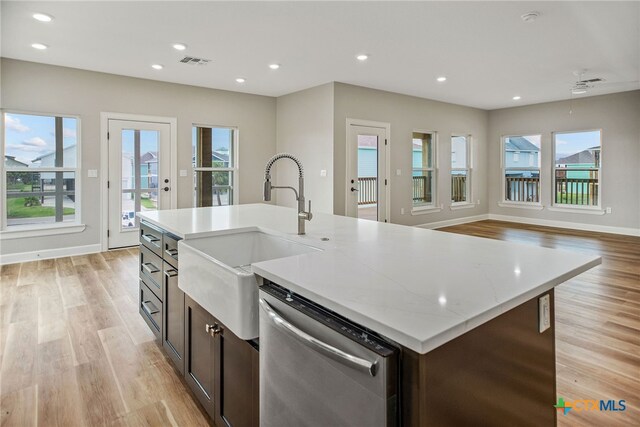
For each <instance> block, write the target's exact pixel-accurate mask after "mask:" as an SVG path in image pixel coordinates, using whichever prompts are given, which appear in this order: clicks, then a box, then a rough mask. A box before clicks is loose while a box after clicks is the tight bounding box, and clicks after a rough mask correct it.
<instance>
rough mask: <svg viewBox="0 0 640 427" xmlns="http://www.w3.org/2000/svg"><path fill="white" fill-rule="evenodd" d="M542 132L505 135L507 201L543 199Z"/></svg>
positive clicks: (503, 143)
mask: <svg viewBox="0 0 640 427" xmlns="http://www.w3.org/2000/svg"><path fill="white" fill-rule="evenodd" d="M540 139H541V136H540V135H513V136H506V137H504V138H503V139H502V165H503V170H502V172H503V173H502V177H503V188H504V197H503V200H504V201H505V202H523V203H540V159H541V155H540Z"/></svg>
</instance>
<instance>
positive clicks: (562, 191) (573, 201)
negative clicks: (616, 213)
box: [555, 178, 598, 206]
mask: <svg viewBox="0 0 640 427" xmlns="http://www.w3.org/2000/svg"><path fill="white" fill-rule="evenodd" d="M555 203H557V204H563V205H581V206H597V205H598V179H597V178H556V194H555Z"/></svg>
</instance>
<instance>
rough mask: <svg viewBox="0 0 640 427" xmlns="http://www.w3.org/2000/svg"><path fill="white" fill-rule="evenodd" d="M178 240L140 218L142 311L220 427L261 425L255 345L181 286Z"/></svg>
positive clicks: (197, 396) (164, 347)
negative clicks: (215, 315) (235, 332)
mask: <svg viewBox="0 0 640 427" xmlns="http://www.w3.org/2000/svg"><path fill="white" fill-rule="evenodd" d="M178 240H179V238H177V237H175V236H173V235H171V234H169V233H167V232H165V231H163V230H161V229H158V228H157V227H155V226H152V225H150V224H147V223H145V222H143V223H142V224H141V232H140V314H141V315H142V317H143V318H144V320H145V321H146V322H147V324H148V325H149V327H150V328H151V330H152V331H153V333H154V334H155V335H156V336H157V337H158V339H159V340H160V343H161V344H162V347H163V350H164V352H165V353H166V354H167V355H168V356H169V358H170V360H171V361H172V362H173V364H174V365H175V367H176V369H177V370H179V371H180V372H181V373H182V374H183V375H184V378H185V381H186V383H187V385H188V386H189V388H190V389H191V391H192V392H193V394H194V395H195V396H196V398H197V399H198V400H199V401H200V403H201V404H202V406H203V407H204V409H205V410H206V412H207V413H208V414H209V416H210V417H211V419H212V420H214V421H215V423H216V425H217V426H218V427H229V426H231V427H253V426H255V427H257V426H258V425H259V421H258V411H259V397H258V394H259V388H258V378H259V370H258V366H259V365H258V364H259V357H258V354H259V353H258V349H257V346H255V345H254V344H252V343H249V342H247V341H243V340H241V339H240V338H238V337H237V336H235V335H234V334H233V333H232V332H231V331H230V330H228V329H227V328H226V327H225V326H224V324H222V322H220V321H218V319H216V318H215V317H214V316H212V315H211V314H210V313H209V312H207V311H206V310H205V309H203V308H202V307H201V306H200V305H199V304H198V303H196V302H195V301H193V300H192V299H191V298H189V296H188V295H185V293H184V292H182V291H181V290H180V288H179V287H178V275H179V263H178Z"/></svg>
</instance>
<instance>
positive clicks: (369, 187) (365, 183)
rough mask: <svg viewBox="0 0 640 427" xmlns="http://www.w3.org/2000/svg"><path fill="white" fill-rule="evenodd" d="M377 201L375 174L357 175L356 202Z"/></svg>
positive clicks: (362, 203)
mask: <svg viewBox="0 0 640 427" xmlns="http://www.w3.org/2000/svg"><path fill="white" fill-rule="evenodd" d="M376 203H378V178H376V177H375V176H366V177H358V204H359V205H372V204H376Z"/></svg>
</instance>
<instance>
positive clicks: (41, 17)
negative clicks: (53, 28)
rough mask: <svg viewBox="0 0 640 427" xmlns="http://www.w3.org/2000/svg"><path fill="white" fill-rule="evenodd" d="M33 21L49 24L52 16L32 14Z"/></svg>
mask: <svg viewBox="0 0 640 427" xmlns="http://www.w3.org/2000/svg"><path fill="white" fill-rule="evenodd" d="M33 19H35V20H38V21H40V22H51V21H53V16H51V15H47V14H46V13H34V14H33Z"/></svg>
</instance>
